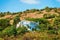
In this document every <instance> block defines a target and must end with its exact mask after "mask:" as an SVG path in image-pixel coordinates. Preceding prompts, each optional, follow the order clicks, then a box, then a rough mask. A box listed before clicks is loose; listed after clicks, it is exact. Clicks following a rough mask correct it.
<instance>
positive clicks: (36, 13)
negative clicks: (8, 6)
mask: <svg viewBox="0 0 60 40" xmlns="http://www.w3.org/2000/svg"><path fill="white" fill-rule="evenodd" d="M0 14H1V15H0V19H6V18H8V19H10V20H11V21H10V23H13V19H14V17H15V16H17V15H19V16H20V20H24V19H26V18H43V17H44V16H45V17H49V16H54V15H55V16H60V8H49V7H46V8H44V9H31V10H29V9H27V10H25V11H23V12H16V13H11V12H0Z"/></svg>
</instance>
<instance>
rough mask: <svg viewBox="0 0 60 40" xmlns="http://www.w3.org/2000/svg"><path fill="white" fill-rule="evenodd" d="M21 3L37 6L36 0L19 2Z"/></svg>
mask: <svg viewBox="0 0 60 40" xmlns="http://www.w3.org/2000/svg"><path fill="white" fill-rule="evenodd" d="M21 2H23V3H27V4H38V3H39V1H38V0H21Z"/></svg>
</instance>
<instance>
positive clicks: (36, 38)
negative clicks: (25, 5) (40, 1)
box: [0, 7, 60, 40]
mask: <svg viewBox="0 0 60 40" xmlns="http://www.w3.org/2000/svg"><path fill="white" fill-rule="evenodd" d="M52 9H53V10H54V11H55V12H54V13H51V12H50V11H51V10H52ZM44 10H46V12H47V13H44V12H43V11H44ZM34 12H37V13H36V15H40V13H41V14H43V17H41V18H38V17H37V18H32V17H26V18H25V16H24V18H25V20H29V21H34V22H38V23H39V25H37V26H36V27H34V28H33V29H31V31H29V30H27V28H26V27H24V26H23V27H19V28H16V24H17V23H18V22H20V21H21V18H20V17H22V18H23V16H22V15H23V14H24V13H25V14H29V13H32V14H33V13H34ZM49 12H50V13H49ZM59 13H60V12H58V11H57V8H49V7H46V8H45V9H41V10H38V9H32V10H29V9H27V10H26V11H24V12H16V13H11V12H9V11H8V12H0V14H1V15H0V40H60V14H59ZM6 15H12V16H10V17H8V18H4V17H5V16H6ZM36 15H35V16H36ZM57 15H58V16H57ZM40 16H41V15H40ZM40 16H39V17H40ZM11 17H12V18H11ZM10 18H11V19H10ZM11 20H13V24H12V25H11V24H10V21H11Z"/></svg>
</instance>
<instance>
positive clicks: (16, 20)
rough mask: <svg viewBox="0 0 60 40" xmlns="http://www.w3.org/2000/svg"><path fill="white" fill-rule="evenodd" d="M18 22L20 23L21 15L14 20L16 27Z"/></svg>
mask: <svg viewBox="0 0 60 40" xmlns="http://www.w3.org/2000/svg"><path fill="white" fill-rule="evenodd" d="M18 22H20V16H19V15H18V16H16V17H15V18H14V23H13V24H14V25H15V26H16V24H17V23H18Z"/></svg>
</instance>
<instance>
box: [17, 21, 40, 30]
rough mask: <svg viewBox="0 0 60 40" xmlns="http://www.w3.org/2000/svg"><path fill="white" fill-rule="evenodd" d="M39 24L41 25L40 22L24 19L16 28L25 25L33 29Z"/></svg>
mask: <svg viewBox="0 0 60 40" xmlns="http://www.w3.org/2000/svg"><path fill="white" fill-rule="evenodd" d="M37 25H39V23H38V22H33V21H27V20H22V21H20V22H19V23H18V24H17V26H16V28H18V27H23V26H24V27H26V28H27V29H28V30H31V29H32V28H34V27H35V26H37ZM28 26H29V27H28Z"/></svg>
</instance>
